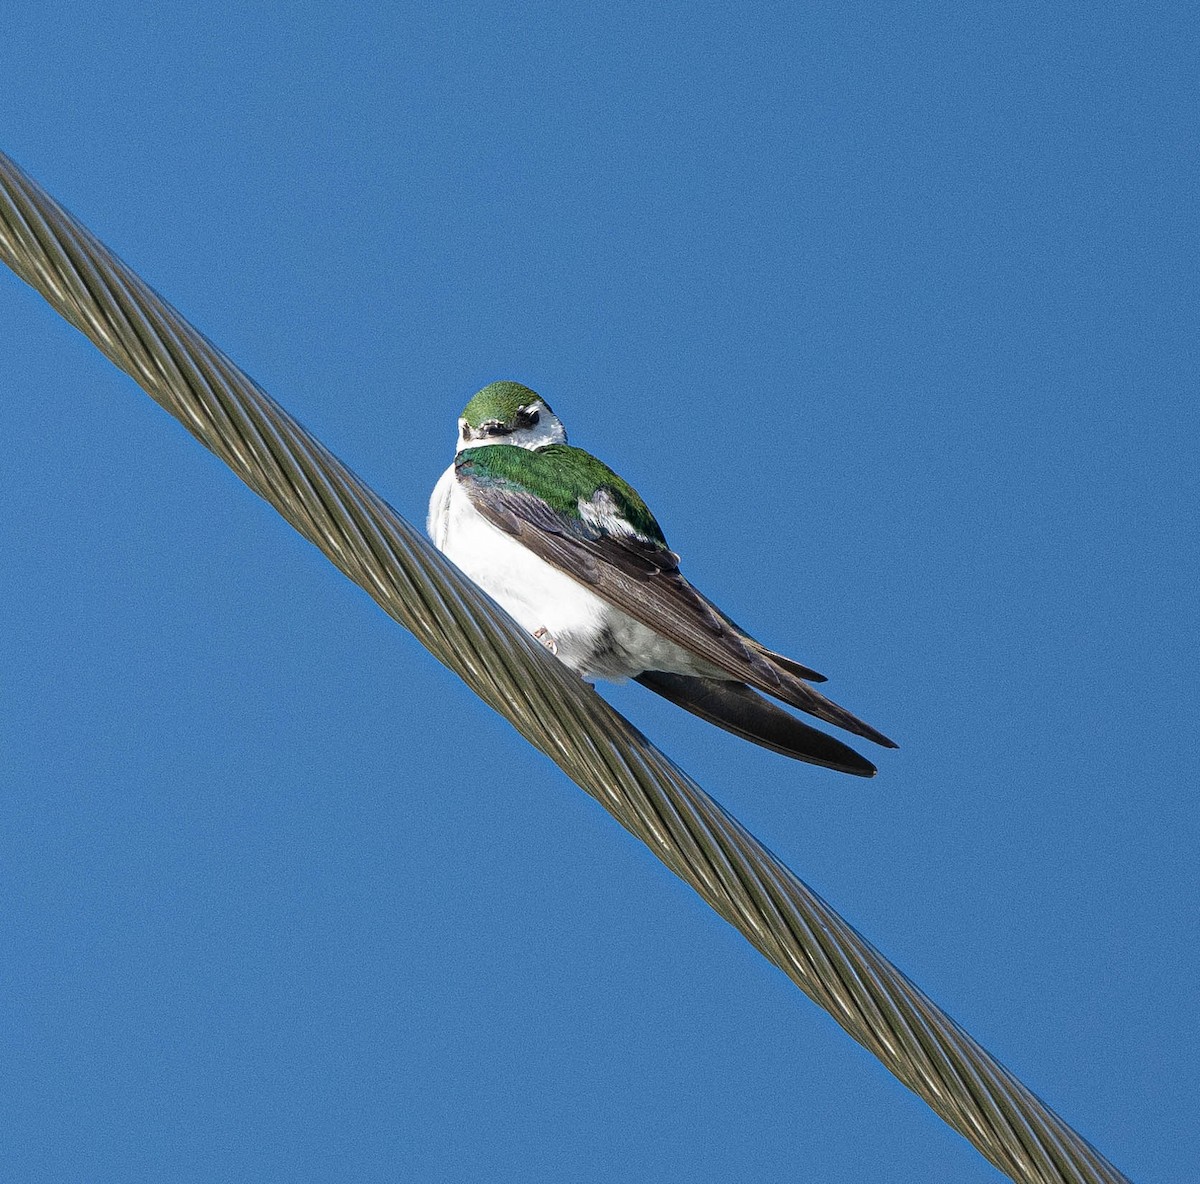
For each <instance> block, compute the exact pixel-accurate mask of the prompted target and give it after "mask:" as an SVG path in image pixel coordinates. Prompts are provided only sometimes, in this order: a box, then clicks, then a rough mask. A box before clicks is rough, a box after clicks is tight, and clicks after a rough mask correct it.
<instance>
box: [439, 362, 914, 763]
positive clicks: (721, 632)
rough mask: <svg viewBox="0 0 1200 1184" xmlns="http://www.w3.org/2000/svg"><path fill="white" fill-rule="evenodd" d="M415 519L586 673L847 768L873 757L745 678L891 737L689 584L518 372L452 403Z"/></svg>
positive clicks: (806, 707)
mask: <svg viewBox="0 0 1200 1184" xmlns="http://www.w3.org/2000/svg"><path fill="white" fill-rule="evenodd" d="M427 527H428V530H429V535H430V537H431V538H432V539H433V541H434V543H435V544H436V545H437V547H438V549H439V550H441V551H442V552H443V553H444V554H445V555H446V556H447V558H449V559H451V560H452V561H453V562H454V563H455V564H457V566H458V567H459V568H460V569H461V570H462V571H463V572H464V573H465V574H466V575H467V576H469V577H470V578H471V579H472V580H473V581H474V582H475V583H476V584H478V585H479V586H480V587H481V588H482V589H483V590H484V591H485V592H487V593H488V594H489V595H490V596H491V597H492V598H493V599H494V600H496V601H498V602H499V603H500V605H501V606H502V607H503V608H505V609H506V610H507V611H508V613H509V614H510V615H511V616H512V617H514V618H515V619H516V621H517V622H518V623H519V624H520V625H521V626H522V627H524V628H525V629H527V630H528V631H529V632H530V633H532V634H533V636H534V637H536V638H538V639H539V640H540V641H541V642H542V644H543V645H545V646H546V648H547V649H549V650H550V652H551V653H553V654H555V655H556V656H557V657H558V659H559V660H560V661H562V662H565V663H566V665H568V666H569V667H570V668H571V669H572V670H574V671H576V672H577V673H578V674H580V675H581V676H582V677H583V678H585V679H588V680H589V681H591V680H594V679H598V678H602V679H612V680H617V681H619V680H621V679H625V678H634V679H636V680H637V681H638V682H640V683H641V684H642V685H643V686H646V687H649V689H650V690H652V691H655V692H657V693H658V694H660V695H662V696H663V697H664V698H667V699H669V700H671V702H673V703H676V704H678V705H679V706H680V707H683V708H685V709H686V710H687V711H690V712H692V713H694V714H695V715H698V716H700V717H701V718H702V719H705V720H708V721H709V722H710V723H714V724H716V725H717V726H718V727H721V728H724V729H726V731H729V732H733V733H734V734H735V735H738V736H742V737H744V738H745V739H747V740H751V741H753V742H754V743H755V744H761V745H762V746H763V747H764V748H770V749H774V750H775V751H776V752H781V753H783V754H784V755H786V756H790V757H794V758H796V759H797V760H802V761H808V762H810V763H811V764H814V765H824V766H826V767H827V768H830V769H838V770H841V771H842V772H845V773H855V774H857V775H858V776H860V777H870V776H873V775H874V773H875V766H874V765H872V764H871V763H870V761H867V760H865V759H864V758H863V757H861V756H860V755H859V754H858V753H857V752H855V751H854V750H853V749H852V748H849V747H848V746H847V745H845V744H843V743H842V742H841V741H840V740H837V739H835V738H834V737H832V736H828V735H826V734H825V733H824V732H819V731H817V729H816V728H811V727H809V726H808V725H807V724H803V723H801V722H800V721H799V720H798V719H796V718H795V716H793V715H791V714H789V713H788V712H786V711H784V710H783V709H782V708H781V707H779V706H777V705H776V704H774V703H772V702H770V700H768V699H765V698H763V696H762V695H760V694H758V693H757V692H758V691H765V692H766V693H767V694H768V695H772V696H774V697H775V698H776V699H781V700H782V701H783V702H784V703H788V704H790V705H791V706H792V707H798V708H800V710H801V711H806V712H808V713H809V714H810V715H814V716H816V717H817V718H818V719H821V720H824V721H825V722H826V723H831V724H836V725H837V726H838V727H840V728H845V729H846V730H847V731H850V732H854V733H855V734H856V735H859V736H863V737H865V738H866V739H868V740H873V741H874V742H875V743H876V744H882V745H884V746H886V747H888V748H895V747H896V746H895V744H893V743H892V741H891V740H889V739H888V738H887V737H886V736H884V735H883V734H882V733H881V732H877V731H876V730H875V729H874V728H872V727H870V726H869V725H868V724H865V723H863V722H862V720H860V719H857V718H855V717H854V716H853V715H851V714H850V712H848V711H846V710H845V709H844V708H842V707H839V706H838V705H837V704H836V703H832V702H830V700H828V699H826V698H825V696H824V695H821V694H819V693H818V692H816V691H815V690H813V689H812V687H811V686H809V683H812V682H824V681H825V678H824V676H823V675H820V674H818V673H817V672H816V671H815V670H810V669H809V668H808V667H807V666H802V665H800V663H799V662H794V661H792V660H791V659H790V658H785V657H783V656H782V655H780V654H776V653H773V652H772V651H771V650H769V649H767V648H766V647H765V646H763V645H761V644H760V643H759V642H757V641H755V640H754V638H752V637H751V636H750V635H749V634H748V633H746V632H745V631H744V630H743V629H741V628H740V627H739V626H738V625H735V624H734V623H733V621H731V620H730V619H729V617H727V616H726V615H725V614H724V613H723V612H721V610H720V609H718V608H717V607H716V606H715V605H714V604H712V603H711V602H710V601H708V600H707V599H705V598H704V597H703V596H701V595H700V593H699V592H697V591H696V590H695V588H693V587H692V586H691V584H689V583H688V582H687V580H685V579H684V577H683V575H682V574H681V573H680V571H679V557H678V556H677V555H676V554H675V553H674V552H673V551H672V550H671V549H670V548H669V547H668V546H667V541H666V539H665V538H664V537H663V532H662V530H661V529H659V525H658V523H657V522H656V521H655V520H654V515H653V514H651V513H650V511H649V510H648V509H647V508H646V503H645V502H643V501H642V499H641V498H640V497H638V495H637V494H636V493H635V492H634V490H633V489H632V488H631V487H630V486H629V485H628V484H627V483H626V482H625V481H623V480H622V479H621V478H620V477H618V476H617V475H616V473H614V472H613V471H612V470H611V469H610V468H609V467H608V466H607V465H605V464H603V463H602V462H601V461H599V460H597V459H596V458H595V457H594V456H592V455H591V454H590V453H587V452H584V451H583V450H582V449H581V448H572V447H571V446H570V445H569V444H567V433H566V431H565V430H564V428H563V425H562V422H561V421H560V420H559V418H558V416H556V415H555V414H554V412H553V411H551V410H550V406H549V404H548V403H547V402H546V401H545V399H543V398H541V397H540V396H539V395H537V394H535V393H534V392H533V391H531V390H530V389H529V388H528V387H526V386H522V385H521V384H520V383H517V382H493V383H492V384H491V385H490V386H485V387H484V388H483V390H481V391H480V392H479V393H478V394H477V395H476V396H475V397H474V398H473V399H472V400H471V401H470V402H469V403H468V404H467V406H466V407H465V409H464V410H463V413H462V415H461V416H460V418H459V421H458V449H457V452H456V454H455V457H454V463H453V464H452V465H451V466H450V467H449V468H448V469H447V470H446V471H445V473H443V474H442V477H441V479H440V480H439V481H438V483H437V486H436V487H435V488H434V491H433V496H432V497H431V498H430V501H429V519H428V524H427ZM752 688H753V689H752Z"/></svg>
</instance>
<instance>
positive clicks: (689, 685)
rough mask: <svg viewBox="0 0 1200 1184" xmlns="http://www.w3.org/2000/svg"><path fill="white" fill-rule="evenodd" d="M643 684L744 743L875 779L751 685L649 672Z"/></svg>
mask: <svg viewBox="0 0 1200 1184" xmlns="http://www.w3.org/2000/svg"><path fill="white" fill-rule="evenodd" d="M636 678H637V681H638V682H640V683H641V684H642V686H644V687H646V688H648V689H649V690H651V691H654V692H655V694H658V695H662V697H663V698H664V699H669V700H670V701H671V702H672V703H674V704H675V705H676V706H677V707H682V708H683V709H684V710H685V711H690V712H691V713H692V714H693V715H698V716H699V717H700V718H701V719H703V720H707V721H708V722H709V723H710V724H716V725H717V727H718V728H724V729H725V731H727V732H732V733H733V734H734V735H735V736H741V737H742V739H743V740H750V741H752V742H753V743H754V744H761V745H762V747H763V748H770V749H772V750H773V751H775V752H781V753H783V755H784V756H790V757H793V758H794V759H795V760H798V761H807V762H808V763H809V764H810V765H823V766H824V767H825V768H826V769H836V770H837V771H838V772H840V773H853V774H854V775H855V776H856V777H874V776H875V766H874V765H873V764H871V762H870V761H868V760H866V759H865V758H864V757H861V756H859V754H858V753H857V752H855V751H854V749H853V748H850V747H848V746H847V745H845V744H843V743H842V742H841V741H840V740H838V739H836V738H835V737H833V736H827V735H826V734H825V733H824V732H818V731H817V729H816V728H810V727H809V726H808V724H805V723H801V722H800V721H799V720H798V719H797V718H796V717H795V716H794V715H789V714H788V713H787V712H786V711H784V710H783V708H782V707H778V706H776V704H774V703H772V702H771V701H770V699H764V698H763V697H762V695H760V694H758V693H757V692H756V691H752V690H751V689H750V688H749V687H748V686H746V684H745V683H741V682H730V681H725V680H722V679H717V678H691V677H689V676H688V675H686V674H667V673H666V672H664V671H661V670H647V671H646V672H645V673H644V674H639V675H637V676H636Z"/></svg>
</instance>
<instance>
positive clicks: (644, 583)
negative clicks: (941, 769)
mask: <svg viewBox="0 0 1200 1184" xmlns="http://www.w3.org/2000/svg"><path fill="white" fill-rule="evenodd" d="M472 469H473V466H472V465H469V464H467V465H460V467H459V471H458V480H459V482H460V484H461V485H462V486H463V488H464V490H465V491H466V493H467V496H468V497H469V498H470V499H471V504H472V505H473V506H474V507H475V508H476V509H477V510H478V511H479V512H480V513H481V514H482V515H483V516H484V517H485V518H487V520H488V521H489V522H491V523H492V524H493V525H494V526H497V527H499V528H500V529H501V530H503V531H506V532H507V533H508V534H511V535H513V536H514V537H515V538H517V539H518V540H519V541H520V542H521V543H522V544H523V545H524V546H526V547H528V548H529V550H531V551H532V552H533V553H534V554H535V555H537V556H539V557H540V558H542V559H544V560H545V561H546V562H547V563H549V564H551V565H552V566H554V567H556V568H558V569H559V570H560V571H563V572H565V573H566V574H567V575H569V576H571V577H572V579H575V580H578V581H579V582H580V583H581V584H583V585H584V586H585V587H587V588H590V589H591V590H592V591H593V592H595V593H596V595H598V596H600V597H602V598H603V599H605V600H607V601H609V603H611V604H614V605H616V606H617V608H619V609H621V610H622V611H623V612H626V613H628V614H629V615H630V616H631V617H633V618H634V619H635V620H638V621H641V622H642V624H644V625H647V626H649V627H650V628H651V629H653V630H655V631H656V632H658V633H661V634H662V635H663V636H664V637H667V638H669V639H670V640H671V641H673V642H675V643H676V644H677V645H679V646H681V647H682V648H683V649H685V650H688V651H689V652H690V653H693V654H695V655H696V656H697V657H700V658H703V659H704V661H706V662H709V663H711V664H712V665H713V666H715V667H716V668H717V669H718V670H723V671H725V672H726V673H727V674H729V675H730V676H731V677H732V678H735V679H737V680H738V681H739V682H746V683H749V684H750V685H751V686H753V687H755V688H756V689H758V690H760V691H764V692H766V693H767V694H768V695H773V696H775V698H777V699H782V700H783V702H785V703H788V704H790V705H791V706H793V707H798V708H799V709H800V710H801V711H807V712H808V713H809V714H810V715H814V716H816V717H817V718H818V719H822V720H825V721H826V723H831V724H834V725H836V726H837V727H840V728H845V729H846V730H847V731H849V732H854V733H855V734H857V735H859V736H863V737H865V738H866V739H868V740H873V741H874V742H875V743H876V744H882V745H884V746H886V747H888V748H895V747H896V745H895V744H894V743H893V742H892V741H891V740H889V739H888V738H887V737H886V736H884V735H883V733H882V732H878V731H876V730H875V729H874V728H872V727H871V726H870V725H869V724H866V723H864V722H863V721H862V720H860V719H858V718H857V717H856V716H854V715H852V714H851V713H850V712H849V711H846V710H845V709H844V708H842V707H839V706H838V705H837V704H836V703H833V702H831V701H830V700H829V699H826V698H825V696H824V695H821V694H819V693H818V692H817V691H814V690H813V689H812V687H810V686H809V685H808V684H807V682H806V681H805V679H806V678H812V677H813V676H814V675H815V673H816V672H815V671H810V670H808V668H807V667H804V666H800V665H799V663H795V662H792V661H791V660H790V659H782V660H781V659H780V657H779V656H778V655H776V654H773V653H772V652H771V651H770V650H768V649H766V648H765V647H764V646H762V645H760V644H759V643H758V642H756V641H755V640H754V639H753V638H752V637H749V636H748V635H746V634H745V633H743V632H742V631H741V630H740V629H739V628H738V626H736V625H735V624H734V623H733V622H732V621H731V620H730V619H729V618H728V617H726V616H725V615H724V613H722V612H721V611H720V610H719V609H718V608H717V607H716V606H715V605H713V604H711V603H710V602H709V601H708V600H707V599H706V598H705V597H703V596H702V595H701V594H700V593H699V592H697V591H696V589H695V588H693V587H692V586H691V584H689V583H688V581H687V580H686V579H685V578H684V577H683V575H682V574H681V573H680V571H679V557H678V556H677V555H676V554H675V553H674V552H673V551H671V550H669V549H668V548H667V547H666V546H664V545H661V544H659V543H657V542H656V541H654V540H652V539H647V538H643V537H639V536H638V535H635V534H626V533H624V532H613V531H609V530H604V529H601V528H600V527H599V526H598V525H596V524H595V523H590V522H587V521H584V520H583V519H581V518H577V517H575V516H572V515H566V514H563V513H561V512H560V511H558V510H556V509H555V508H554V507H553V506H550V505H549V504H547V502H545V501H544V500H543V499H541V498H539V497H536V496H535V495H533V494H531V493H529V492H528V491H527V490H525V489H522V488H520V487H519V486H517V485H515V484H513V483H510V482H505V481H490V480H477V479H476V478H475V477H474V475H473V472H472ZM802 672H803V673H802ZM817 677H819V676H817Z"/></svg>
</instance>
